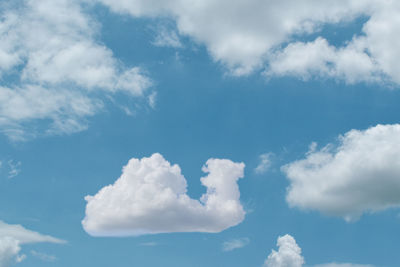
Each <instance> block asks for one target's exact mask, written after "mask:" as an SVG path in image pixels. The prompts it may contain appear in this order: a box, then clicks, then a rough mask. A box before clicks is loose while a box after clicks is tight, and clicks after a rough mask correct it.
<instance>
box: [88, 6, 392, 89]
mask: <svg viewBox="0 0 400 267" xmlns="http://www.w3.org/2000/svg"><path fill="white" fill-rule="evenodd" d="M95 2H101V3H103V4H104V5H106V6H108V7H110V9H112V10H113V11H115V12H118V13H124V14H130V15H132V16H134V17H143V16H150V17H157V16H160V17H165V16H169V17H170V18H171V19H173V20H175V22H176V25H177V29H178V31H179V33H180V34H181V35H185V36H190V37H192V39H193V40H196V41H197V42H199V43H202V44H205V45H206V47H207V49H208V51H209V52H210V54H211V55H212V56H213V58H214V60H215V61H218V62H221V63H223V64H224V65H226V66H227V67H228V69H230V71H231V72H232V73H233V74H235V75H245V74H249V73H251V72H252V71H254V70H256V69H263V68H264V69H265V73H266V74H267V75H268V76H282V75H294V76H298V77H301V78H303V79H307V78H309V77H313V76H314V75H317V76H327V77H334V78H338V79H342V80H344V81H346V82H348V83H354V82H359V81H367V82H369V81H384V80H390V81H393V82H395V83H400V72H399V70H400V65H399V64H400V63H399V61H398V60H397V58H399V56H400V52H399V50H398V49H397V48H398V46H399V45H400V38H398V37H397V36H400V21H399V20H398V13H399V11H400V4H399V3H398V1H380V0H366V1H358V0H343V1H334V0H328V1H318V0H302V1H297V0H273V1H263V0H249V1H241V0H234V1H228V0H222V1H212V0H198V1H182V0H172V1H160V0H153V1H143V0H133V1H125V0H96V1H95ZM360 17H364V18H366V22H365V24H364V25H363V27H362V31H361V32H356V33H354V35H353V38H352V39H351V40H349V41H348V42H347V43H344V44H340V45H339V46H334V45H333V44H330V43H329V41H328V40H327V39H325V38H324V37H323V36H318V35H319V34H320V31H321V28H322V27H323V26H324V25H327V24H337V25H343V24H345V23H347V22H351V21H353V20H355V19H356V18H360ZM311 34H316V35H317V37H316V38H315V39H314V40H311V41H309V42H304V41H299V37H307V36H310V35H311Z"/></svg>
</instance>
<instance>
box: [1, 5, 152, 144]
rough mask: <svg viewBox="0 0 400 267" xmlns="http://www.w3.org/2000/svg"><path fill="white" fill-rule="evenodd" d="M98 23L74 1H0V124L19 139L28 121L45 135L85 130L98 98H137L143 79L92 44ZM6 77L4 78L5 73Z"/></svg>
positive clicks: (134, 69)
mask: <svg viewBox="0 0 400 267" xmlns="http://www.w3.org/2000/svg"><path fill="white" fill-rule="evenodd" d="M99 28H100V27H99V25H98V23H97V22H96V21H94V20H93V19H92V18H91V17H90V16H89V15H88V14H87V13H85V12H84V11H83V9H82V7H81V3H79V1H67V0H56V1H51V0H41V1H33V0H22V1H19V2H18V4H16V3H13V2H12V1H6V2H3V3H2V4H1V5H0V77H2V78H3V83H2V85H1V86H0V107H1V108H0V129H1V130H2V131H3V132H4V133H5V134H7V135H9V136H10V137H14V138H15V139H18V138H19V139H21V138H23V135H24V133H25V132H27V131H26V129H25V127H26V126H27V125H28V124H29V123H30V122H32V121H34V122H37V121H42V122H46V123H47V124H48V122H50V127H48V128H49V131H48V132H47V133H71V132H76V131H81V130H84V129H86V127H87V123H86V120H85V118H86V117H88V116H92V115H94V114H95V113H96V112H98V111H99V110H100V108H101V107H102V100H101V97H99V92H100V93H101V94H102V95H106V94H113V93H116V92H124V93H125V94H127V95H131V96H141V95H143V94H144V92H145V91H146V89H147V88H148V87H149V86H150V84H151V82H150V80H149V78H147V77H146V76H145V75H144V74H143V71H142V70H141V69H139V68H137V67H132V68H129V67H126V66H124V65H123V64H122V63H121V62H119V61H118V60H117V59H116V58H114V57H113V53H112V51H111V50H110V49H108V48H107V47H106V46H104V45H103V44H101V43H99V42H97V41H96V38H97V36H98V32H99ZM9 77H12V78H9Z"/></svg>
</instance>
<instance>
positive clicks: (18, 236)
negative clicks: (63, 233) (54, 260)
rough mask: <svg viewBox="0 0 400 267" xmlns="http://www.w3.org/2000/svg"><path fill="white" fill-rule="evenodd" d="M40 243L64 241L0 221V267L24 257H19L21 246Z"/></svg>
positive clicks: (60, 242)
mask: <svg viewBox="0 0 400 267" xmlns="http://www.w3.org/2000/svg"><path fill="white" fill-rule="evenodd" d="M40 242H50V243H58V244H62V243H65V241H64V240H61V239H58V238H55V237H52V236H49V235H42V234H40V233H37V232H34V231H31V230H27V229H25V228H24V227H22V226H21V225H16V224H14V225H12V224H7V223H5V222H3V221H0V267H8V266H10V265H11V264H12V263H14V262H20V261H22V260H23V259H24V258H25V257H26V256H25V255H19V252H20V251H21V245H23V244H31V243H40Z"/></svg>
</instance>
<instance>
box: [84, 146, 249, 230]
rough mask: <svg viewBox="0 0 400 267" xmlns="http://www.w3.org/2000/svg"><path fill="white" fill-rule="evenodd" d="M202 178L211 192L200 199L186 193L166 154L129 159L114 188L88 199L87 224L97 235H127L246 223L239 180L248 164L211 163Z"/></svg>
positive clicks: (212, 227) (222, 161)
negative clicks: (164, 156) (165, 156)
mask: <svg viewBox="0 0 400 267" xmlns="http://www.w3.org/2000/svg"><path fill="white" fill-rule="evenodd" d="M202 170H203V171H204V172H206V173H208V175H207V176H205V177H202V178H201V179H200V181H201V183H202V185H204V186H205V187H206V188H207V192H206V193H205V194H203V195H202V196H201V198H200V200H196V199H192V198H190V197H189V196H188V195H187V184H186V179H185V178H184V176H183V175H182V174H181V169H180V168H179V166H178V165H176V164H174V165H171V164H170V163H169V162H168V161H166V160H165V159H164V158H163V156H162V155H160V154H158V153H155V154H153V155H152V156H151V157H149V158H142V159H135V158H132V159H131V160H129V162H128V164H127V165H126V166H124V168H123V171H122V175H121V176H120V177H119V178H118V179H117V181H115V183H114V184H112V185H108V186H105V187H104V188H102V189H101V190H100V191H99V192H98V193H97V194H95V195H94V196H87V197H85V200H86V201H87V205H86V216H85V218H84V219H83V221H82V225H83V227H84V229H85V230H86V232H88V233H89V234H90V235H93V236H128V235H132V236H135V235H144V234H156V233H171V232H212V233H215V232H220V231H222V230H224V229H227V228H229V227H232V226H234V225H237V224H239V223H240V222H242V221H243V219H244V216H245V211H244V210H243V207H242V205H241V203H240V200H239V198H240V192H239V187H238V184H237V180H238V179H240V178H242V177H243V170H244V164H243V163H234V162H232V161H230V160H227V159H209V160H208V161H207V162H206V164H205V165H204V166H203V168H202Z"/></svg>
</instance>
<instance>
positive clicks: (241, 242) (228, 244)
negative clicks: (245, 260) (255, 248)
mask: <svg viewBox="0 0 400 267" xmlns="http://www.w3.org/2000/svg"><path fill="white" fill-rule="evenodd" d="M249 243H250V239H249V238H247V237H244V238H238V239H232V240H229V241H225V242H224V243H223V244H222V250H223V251H232V250H234V249H238V248H242V247H245V246H247V245H248V244H249Z"/></svg>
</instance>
